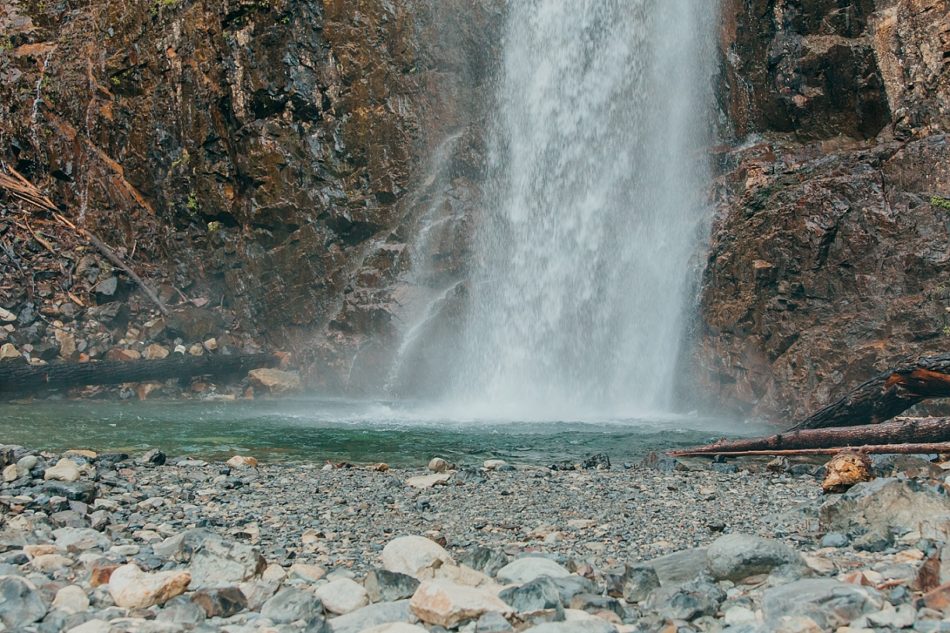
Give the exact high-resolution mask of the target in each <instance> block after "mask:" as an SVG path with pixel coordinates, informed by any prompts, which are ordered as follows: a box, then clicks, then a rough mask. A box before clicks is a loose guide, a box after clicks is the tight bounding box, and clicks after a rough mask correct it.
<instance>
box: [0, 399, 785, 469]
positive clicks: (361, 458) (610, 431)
mask: <svg viewBox="0 0 950 633" xmlns="http://www.w3.org/2000/svg"><path fill="white" fill-rule="evenodd" d="M770 430H772V429H770V428H768V427H766V426H764V425H761V424H754V423H747V422H740V421H736V420H728V419H714V418H709V417H703V416H700V415H682V416H671V415H653V416H643V417H618V416H613V417H606V416H605V417H602V418H596V417H594V418H590V419H585V420H570V419H567V420H518V419H514V418H488V417H486V418H481V419H477V418H476V419H473V418H471V417H466V416H465V415H460V414H459V412H454V411H446V410H444V409H443V410H442V411H440V410H439V409H437V408H432V407H429V406H426V405H423V404H420V403H412V402H387V401H369V400H363V401H359V400H344V399H330V398H299V399H282V400H269V401H266V400H265V401H235V402H207V401H204V402H187V401H185V402H181V401H168V402H161V401H155V402H96V401H80V402H77V401H62V402H50V401H47V402H32V403H29V404H4V405H0V443H3V444H21V445H24V446H28V447H31V448H36V449H43V450H65V449H70V448H89V449H93V450H96V451H100V452H105V451H125V452H138V451H143V450H146V449H149V448H159V449H161V450H163V451H165V452H166V453H167V454H168V455H169V456H193V457H198V458H202V459H221V458H225V459H226V458H227V457H229V456H231V455H234V454H245V455H253V456H255V457H257V458H258V459H262V460H265V461H295V462H299V461H307V462H323V461H326V460H331V461H348V462H353V463H357V464H360V463H373V462H386V463H388V464H391V465H393V466H420V465H423V464H425V463H426V462H427V461H428V460H429V459H430V458H432V457H435V456H440V457H444V458H446V459H448V460H450V461H454V462H456V463H458V464H468V465H474V464H478V463H480V462H481V461H482V460H484V459H487V458H490V457H491V458H501V459H505V460H508V461H510V462H513V463H528V464H537V465H548V464H552V463H557V462H562V461H570V462H579V461H581V460H583V458H584V457H585V456H587V455H590V454H594V453H606V454H607V455H608V456H609V457H610V459H611V461H612V462H613V463H614V464H616V465H620V464H622V463H624V462H633V461H635V460H637V459H639V458H641V457H643V456H644V455H646V454H647V453H649V452H650V451H657V450H667V449H670V448H674V447H679V446H688V445H693V444H697V443H702V442H706V441H708V440H710V439H713V438H716V437H721V436H731V437H739V436H746V435H759V434H763V433H767V432H769V431H770Z"/></svg>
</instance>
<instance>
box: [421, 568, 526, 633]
mask: <svg viewBox="0 0 950 633" xmlns="http://www.w3.org/2000/svg"><path fill="white" fill-rule="evenodd" d="M409 605H410V608H411V609H412V612H413V613H414V614H416V616H418V617H419V619H420V620H422V621H423V622H426V623H427V624H434V625H438V626H443V627H445V628H449V629H450V628H454V627H455V626H457V625H458V624H460V623H462V622H465V621H467V620H473V619H476V618H478V617H479V616H480V615H482V614H483V613H487V612H489V611H496V612H498V613H501V614H504V615H508V614H511V613H512V609H511V607H510V606H508V605H507V604H505V603H504V602H503V601H502V600H501V599H500V598H499V597H498V596H496V595H495V594H493V593H492V592H490V591H487V590H484V589H477V588H474V587H466V586H464V585H458V584H455V583H453V582H450V581H447V580H427V581H425V582H423V583H422V584H421V585H420V586H419V589H417V590H416V593H415V594H413V596H412V600H411V601H410V603H409Z"/></svg>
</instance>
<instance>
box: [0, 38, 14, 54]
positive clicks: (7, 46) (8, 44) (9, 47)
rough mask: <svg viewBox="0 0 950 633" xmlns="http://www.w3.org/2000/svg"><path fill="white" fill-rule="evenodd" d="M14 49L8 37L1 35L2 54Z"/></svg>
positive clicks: (0, 50) (0, 46)
mask: <svg viewBox="0 0 950 633" xmlns="http://www.w3.org/2000/svg"><path fill="white" fill-rule="evenodd" d="M12 49H13V42H11V41H10V38H9V37H8V36H6V35H0V53H2V52H5V51H9V50H12Z"/></svg>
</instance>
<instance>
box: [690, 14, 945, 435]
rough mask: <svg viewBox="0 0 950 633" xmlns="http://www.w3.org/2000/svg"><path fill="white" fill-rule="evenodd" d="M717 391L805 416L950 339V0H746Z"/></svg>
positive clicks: (709, 356)
mask: <svg viewBox="0 0 950 633" xmlns="http://www.w3.org/2000/svg"><path fill="white" fill-rule="evenodd" d="M721 47H722V53H723V73H722V78H721V79H722V82H721V90H720V94H721V108H722V110H723V111H724V112H725V113H727V114H728V120H729V122H730V124H731V135H732V142H731V143H730V144H729V145H728V146H725V147H722V148H720V149H719V152H718V154H717V159H718V167H719V173H720V175H719V177H718V179H717V182H716V204H717V208H718V213H717V218H716V222H715V225H714V227H713V233H712V243H711V248H710V251H709V257H708V262H707V267H706V270H705V273H704V278H703V290H702V317H703V322H704V329H703V332H702V334H701V337H700V345H699V351H698V357H699V364H700V367H701V371H702V377H703V381H704V384H705V386H706V388H707V389H708V390H709V391H710V392H711V393H712V394H714V395H715V398H716V400H717V401H718V402H719V403H720V404H723V405H725V406H727V407H730V408H733V409H737V410H739V411H742V412H745V413H752V414H758V415H764V416H773V417H776V418H777V419H782V418H783V417H788V416H799V415H802V414H804V413H805V412H807V411H809V410H812V409H814V408H816V407H817V406H819V405H821V404H824V403H826V402H828V401H829V400H830V399H832V398H834V397H837V396H838V395H840V394H841V393H843V392H844V391H845V390H846V389H847V388H848V386H849V385H853V384H854V383H856V382H860V381H863V380H864V379H866V378H868V377H869V376H870V375H871V374H872V373H873V372H875V371H876V370H883V369H884V368H885V367H886V366H888V365H890V364H892V363H894V362H895V360H897V359H899V358H902V357H904V356H906V355H910V356H917V355H921V354H925V353H927V352H931V351H938V350H939V351H946V348H947V345H948V344H950V202H948V200H947V199H948V198H950V138H948V136H947V132H948V125H950V67H948V64H950V3H948V2H946V1H944V0H861V1H859V2H851V1H849V2H844V1H839V0H799V1H794V2H793V1H790V0H728V1H727V2H725V3H724V11H723V25H722V31H721Z"/></svg>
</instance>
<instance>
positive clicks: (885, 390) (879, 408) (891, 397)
mask: <svg viewBox="0 0 950 633" xmlns="http://www.w3.org/2000/svg"><path fill="white" fill-rule="evenodd" d="M947 397H950V354H942V355H940V356H929V357H926V358H921V359H920V360H918V361H917V362H915V363H913V364H908V365H904V366H901V367H898V368H896V369H892V370H890V371H886V372H884V373H882V374H879V375H877V376H875V377H874V378H872V379H871V380H868V381H867V382H865V383H863V384H861V385H858V386H857V387H856V388H854V389H853V390H852V391H851V392H850V393H848V394H847V395H846V396H844V397H843V398H841V399H840V400H838V401H836V402H833V403H831V404H829V405H828V406H826V407H824V408H823V409H821V410H819V411H818V412H817V413H814V414H813V415H811V416H809V417H807V418H805V419H804V420H802V421H801V422H799V423H798V424H796V425H795V426H793V427H792V428H791V429H789V430H790V431H797V430H802V429H821V428H829V427H841V426H855V425H860V424H879V423H881V422H884V421H886V420H890V419H891V418H893V417H895V416H898V415H900V414H901V413H903V412H904V411H907V410H908V409H910V408H911V407H912V406H914V405H915V404H918V403H920V402H922V401H924V400H926V399H927V398H947Z"/></svg>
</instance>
